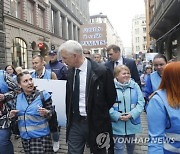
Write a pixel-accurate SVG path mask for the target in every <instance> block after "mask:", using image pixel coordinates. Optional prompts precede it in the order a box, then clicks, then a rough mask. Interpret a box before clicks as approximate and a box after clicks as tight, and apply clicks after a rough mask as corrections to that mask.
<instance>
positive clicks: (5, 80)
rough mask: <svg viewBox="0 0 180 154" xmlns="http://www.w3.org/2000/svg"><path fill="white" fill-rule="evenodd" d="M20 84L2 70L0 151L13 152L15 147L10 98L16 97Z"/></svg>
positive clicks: (0, 83)
mask: <svg viewBox="0 0 180 154" xmlns="http://www.w3.org/2000/svg"><path fill="white" fill-rule="evenodd" d="M18 90H19V88H18V85H17V84H16V83H15V81H14V80H13V79H12V78H11V77H10V76H9V75H8V74H7V73H6V72H5V71H3V70H0V153H1V154H13V153H14V149H13V145H12V142H11V140H10V137H11V129H10V121H9V110H10V106H9V105H8V100H10V99H12V98H14V96H15V94H16V91H18Z"/></svg>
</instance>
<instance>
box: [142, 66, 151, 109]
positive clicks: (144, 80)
mask: <svg viewBox="0 0 180 154" xmlns="http://www.w3.org/2000/svg"><path fill="white" fill-rule="evenodd" d="M151 73H152V67H151V65H146V66H145V69H144V73H143V74H142V75H141V76H140V80H141V90H142V93H143V96H144V99H145V109H144V110H146V104H147V102H148V100H147V99H146V97H145V92H144V91H145V86H146V83H147V79H148V78H149V76H150V74H151Z"/></svg>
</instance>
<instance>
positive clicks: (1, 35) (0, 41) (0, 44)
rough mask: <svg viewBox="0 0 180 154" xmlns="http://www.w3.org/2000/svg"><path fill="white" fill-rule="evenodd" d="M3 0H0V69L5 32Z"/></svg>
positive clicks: (2, 61) (3, 59)
mask: <svg viewBox="0 0 180 154" xmlns="http://www.w3.org/2000/svg"><path fill="white" fill-rule="evenodd" d="M3 21H4V19H3V0H0V69H4V67H5V65H6V64H5V48H4V47H5V33H4V25H3Z"/></svg>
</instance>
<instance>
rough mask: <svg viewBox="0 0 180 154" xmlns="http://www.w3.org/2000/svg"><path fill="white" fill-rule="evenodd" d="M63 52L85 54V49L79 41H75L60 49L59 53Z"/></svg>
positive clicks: (68, 42) (65, 43)
mask: <svg viewBox="0 0 180 154" xmlns="http://www.w3.org/2000/svg"><path fill="white" fill-rule="evenodd" d="M62 50H65V51H67V52H69V53H79V54H82V53H83V48H82V46H81V44H79V43H78V42H77V41H74V40H68V41H66V42H64V43H63V44H62V45H61V46H60V47H59V52H61V51H62Z"/></svg>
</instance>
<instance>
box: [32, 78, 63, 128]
mask: <svg viewBox="0 0 180 154" xmlns="http://www.w3.org/2000/svg"><path fill="white" fill-rule="evenodd" d="M33 81H34V85H35V86H37V89H39V90H46V91H48V92H49V93H50V94H51V95H52V102H53V105H55V110H56V112H57V118H58V124H59V126H64V127H65V126H66V113H65V95H66V81H65V80H48V79H33Z"/></svg>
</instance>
